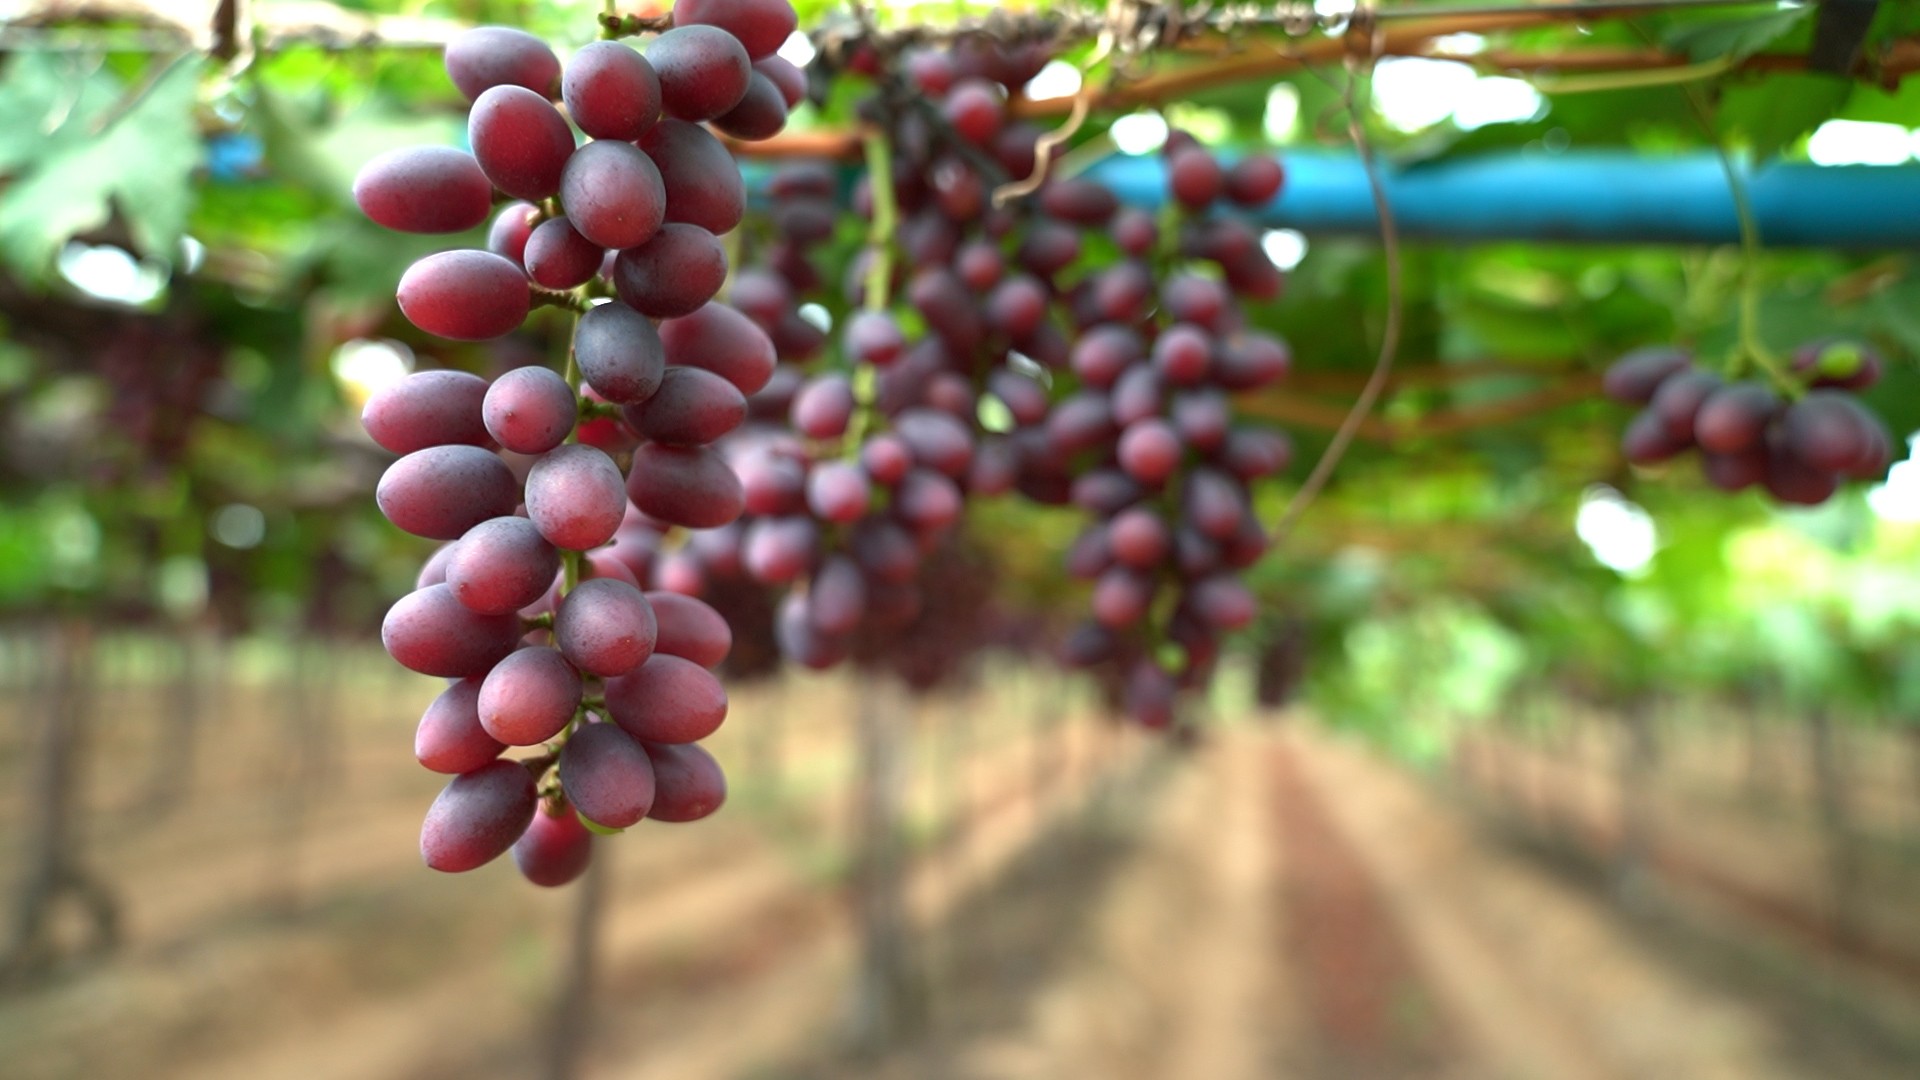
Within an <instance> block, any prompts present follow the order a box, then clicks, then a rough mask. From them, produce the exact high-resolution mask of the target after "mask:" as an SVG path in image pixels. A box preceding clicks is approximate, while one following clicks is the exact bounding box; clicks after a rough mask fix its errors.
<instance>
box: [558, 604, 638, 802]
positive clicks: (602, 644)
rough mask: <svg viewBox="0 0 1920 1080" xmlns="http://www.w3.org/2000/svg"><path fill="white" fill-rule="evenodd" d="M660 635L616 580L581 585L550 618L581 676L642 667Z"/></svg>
mask: <svg viewBox="0 0 1920 1080" xmlns="http://www.w3.org/2000/svg"><path fill="white" fill-rule="evenodd" d="M659 633H660V631H659V627H658V625H657V624H656V623H655V621H654V616H653V608H652V606H651V605H649V604H648V603H647V598H646V597H645V596H644V595H643V594H642V593H641V592H640V590H639V589H637V588H635V587H634V586H633V585H631V584H628V583H627V582H624V581H621V580H619V579H617V578H594V579H593V580H591V581H583V582H581V583H580V584H579V585H577V586H575V587H574V590H573V591H572V592H570V593H568V594H567V595H566V596H565V597H563V598H562V599H561V601H560V610H559V611H558V612H557V613H556V614H555V615H554V617H553V642H554V644H555V645H556V646H557V647H558V648H559V650H560V652H561V655H563V656H565V657H566V658H567V659H568V660H569V661H571V662H572V663H573V665H574V666H575V667H577V668H579V669H580V670H581V671H584V672H587V673H588V674H590V675H600V676H603V677H608V678H611V677H613V676H616V675H625V674H627V673H628V672H630V671H632V670H634V669H635V668H637V667H639V666H640V665H641V664H644V663H646V662H647V658H648V657H650V656H652V655H653V650H654V645H655V643H656V642H657V641H658V639H659ZM596 820H597V819H596Z"/></svg>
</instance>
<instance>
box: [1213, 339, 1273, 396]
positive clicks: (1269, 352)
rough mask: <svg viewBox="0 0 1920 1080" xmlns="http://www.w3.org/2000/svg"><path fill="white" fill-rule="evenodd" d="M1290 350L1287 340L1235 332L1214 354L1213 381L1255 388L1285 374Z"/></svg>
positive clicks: (1245, 388) (1222, 384)
mask: <svg viewBox="0 0 1920 1080" xmlns="http://www.w3.org/2000/svg"><path fill="white" fill-rule="evenodd" d="M1292 368H1293V353H1292V352H1291V351H1290V350H1289V349H1288V348H1287V345H1286V342H1284V341H1281V340H1280V339H1279V338H1275V337H1269V336H1268V335H1266V334H1235V335H1232V336H1230V337H1228V338H1226V339H1225V340H1224V341H1221V342H1220V343H1219V348H1218V349H1216V350H1215V351H1214V354H1213V366H1212V377H1213V381H1214V382H1216V383H1218V384H1220V385H1221V386H1222V387H1225V388H1226V389H1228V390H1257V389H1259V388H1260V387H1262V386H1266V385H1268V384H1270V383H1274V382H1277V381H1279V380H1280V379H1283V378H1285V377H1286V375H1287V372H1288V371H1290V370H1292Z"/></svg>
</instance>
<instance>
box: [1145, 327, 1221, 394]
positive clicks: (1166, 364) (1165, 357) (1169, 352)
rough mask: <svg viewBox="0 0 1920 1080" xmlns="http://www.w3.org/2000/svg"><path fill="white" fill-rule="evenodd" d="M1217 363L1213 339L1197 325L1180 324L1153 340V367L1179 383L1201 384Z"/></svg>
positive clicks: (1179, 384) (1181, 384)
mask: <svg viewBox="0 0 1920 1080" xmlns="http://www.w3.org/2000/svg"><path fill="white" fill-rule="evenodd" d="M1212 365H1213V339H1212V338H1210V337H1208V336H1207V332H1206V331H1204V330H1202V329H1200V328H1199V327H1197V326H1190V325H1188V324H1186V323H1178V324H1175V325H1174V326H1172V327H1169V328H1168V329H1167V330H1166V331H1165V332H1164V333H1162V334H1161V335H1160V337H1159V338H1158V339H1156V340H1155V341H1154V343H1153V366H1154V370H1156V371H1158V372H1159V373H1160V375H1161V377H1162V378H1164V379H1166V380H1167V381H1168V382H1169V383H1172V384H1173V385H1175V386H1198V385H1199V384H1200V383H1201V382H1202V381H1204V380H1205V379H1206V377H1207V372H1208V371H1209V369H1210V368H1211V367H1212Z"/></svg>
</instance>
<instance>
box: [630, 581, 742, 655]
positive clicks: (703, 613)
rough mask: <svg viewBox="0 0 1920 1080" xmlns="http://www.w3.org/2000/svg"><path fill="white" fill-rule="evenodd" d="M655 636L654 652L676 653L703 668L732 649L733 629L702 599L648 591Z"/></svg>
mask: <svg viewBox="0 0 1920 1080" xmlns="http://www.w3.org/2000/svg"><path fill="white" fill-rule="evenodd" d="M646 597H647V602H648V603H649V604H651V605H652V606H653V614H654V619H655V621H656V623H657V625H658V636H657V638H656V640H655V643H654V653H655V655H661V654H664V655H667V656H677V657H680V658H681V659H683V660H691V661H693V662H694V663H696V664H698V665H700V666H701V667H704V668H713V667H719V666H720V663H721V662H722V661H724V660H725V659H726V658H727V653H729V652H731V651H732V650H733V630H732V628H730V627H729V626H728V625H727V620H726V619H724V618H722V617H721V615H720V613H719V612H717V611H715V610H714V609H713V608H712V607H711V606H709V605H708V604H706V603H705V602H703V601H700V600H696V599H694V598H693V597H690V596H681V595H679V594H677V593H670V592H649V593H647V594H646Z"/></svg>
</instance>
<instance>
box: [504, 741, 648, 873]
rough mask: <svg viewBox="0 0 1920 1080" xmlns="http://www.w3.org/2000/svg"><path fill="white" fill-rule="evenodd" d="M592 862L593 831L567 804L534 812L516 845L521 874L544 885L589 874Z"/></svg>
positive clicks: (517, 861)
mask: <svg viewBox="0 0 1920 1080" xmlns="http://www.w3.org/2000/svg"><path fill="white" fill-rule="evenodd" d="M648 768H649V769H651V768H652V766H648ZM592 861H593V833H592V832H590V831H588V829H587V827H586V826H585V825H582V824H580V819H579V818H578V817H577V816H575V815H574V812H573V808H572V807H568V806H563V807H561V808H560V810H559V812H557V813H549V812H548V811H547V810H545V809H542V810H540V811H539V812H537V813H535V814H534V815H533V821H532V823H531V824H529V825H528V826H527V831H526V832H524V833H522V834H520V839H518V840H516V841H514V844H513V862H514V865H515V866H517V867H519V869H520V876H522V877H524V878H526V879H527V880H528V881H530V882H532V883H533V884H535V885H539V886H541V887H543V888H548V889H552V888H557V887H559V886H561V885H565V884H567V883H568V882H570V881H573V880H574V879H575V878H578V877H579V876H580V875H581V874H584V873H586V871H587V864H588V863H590V862H592Z"/></svg>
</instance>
